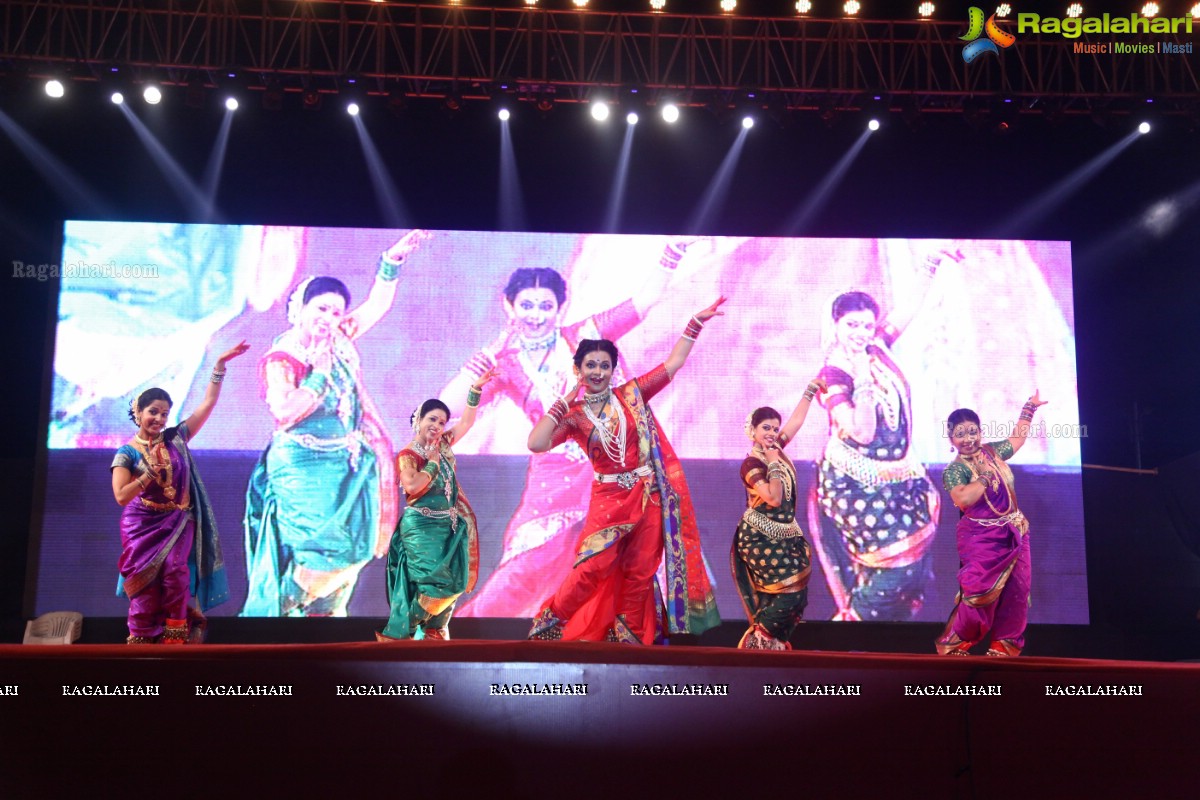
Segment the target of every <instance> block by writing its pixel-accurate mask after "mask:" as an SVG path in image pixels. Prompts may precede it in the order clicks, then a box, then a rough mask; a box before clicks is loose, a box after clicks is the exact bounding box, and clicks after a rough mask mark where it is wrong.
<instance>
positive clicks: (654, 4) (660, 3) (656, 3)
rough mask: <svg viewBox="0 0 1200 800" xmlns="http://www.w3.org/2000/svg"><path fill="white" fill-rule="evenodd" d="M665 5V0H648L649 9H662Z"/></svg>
mask: <svg viewBox="0 0 1200 800" xmlns="http://www.w3.org/2000/svg"><path fill="white" fill-rule="evenodd" d="M666 7H667V0H650V10H651V11H656V12H657V11H662V10H663V9H665V8H666Z"/></svg>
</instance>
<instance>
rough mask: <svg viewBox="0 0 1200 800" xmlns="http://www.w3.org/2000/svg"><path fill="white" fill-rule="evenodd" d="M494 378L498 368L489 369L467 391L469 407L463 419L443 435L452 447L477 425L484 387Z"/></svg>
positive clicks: (463, 414)
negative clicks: (476, 416) (476, 420)
mask: <svg viewBox="0 0 1200 800" xmlns="http://www.w3.org/2000/svg"><path fill="white" fill-rule="evenodd" d="M494 377H496V368H495V367H488V369H487V370H486V371H485V372H484V373H483V374H482V375H480V376H479V377H478V378H476V379H475V381H474V383H472V384H471V388H470V389H468V390H467V406H466V408H465V409H463V412H462V417H461V418H460V419H459V420H458V422H457V423H455V425H454V427H452V428H447V429H446V431H445V432H444V433H443V434H442V435H443V436H444V437H445V439H446V441H447V442H449V443H450V444H452V445H453V444H458V443H459V442H461V441H462V438H463V437H464V436H466V435H467V431H469V430H471V426H472V425H474V424H475V415H476V414H478V413H479V400H480V399H481V398H482V397H483V386H484V384H486V383H487V382H488V381H490V380H491V379H492V378H494Z"/></svg>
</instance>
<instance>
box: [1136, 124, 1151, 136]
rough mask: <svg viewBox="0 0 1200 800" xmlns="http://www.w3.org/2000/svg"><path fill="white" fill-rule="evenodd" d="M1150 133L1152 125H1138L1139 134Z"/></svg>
mask: <svg viewBox="0 0 1200 800" xmlns="http://www.w3.org/2000/svg"><path fill="white" fill-rule="evenodd" d="M1149 132H1150V123H1149V122H1143V123H1142V124H1141V125H1138V133H1149Z"/></svg>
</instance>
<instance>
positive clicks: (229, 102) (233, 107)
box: [225, 97, 238, 111]
mask: <svg viewBox="0 0 1200 800" xmlns="http://www.w3.org/2000/svg"><path fill="white" fill-rule="evenodd" d="M225 109H226V110H227V111H237V109H238V101H237V98H236V97H226V98H225Z"/></svg>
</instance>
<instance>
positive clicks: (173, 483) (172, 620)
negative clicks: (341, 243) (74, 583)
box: [110, 342, 249, 645]
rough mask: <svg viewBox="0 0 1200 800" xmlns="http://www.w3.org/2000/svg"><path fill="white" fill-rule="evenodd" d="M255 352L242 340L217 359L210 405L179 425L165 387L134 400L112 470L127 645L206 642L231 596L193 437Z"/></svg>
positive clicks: (207, 397) (207, 401) (208, 399)
mask: <svg viewBox="0 0 1200 800" xmlns="http://www.w3.org/2000/svg"><path fill="white" fill-rule="evenodd" d="M248 349H249V345H247V344H246V343H245V342H242V343H241V344H239V345H237V346H236V347H234V348H233V349H232V350H230V351H228V352H227V353H224V354H222V355H221V356H220V358H218V359H217V362H216V364H215V365H214V367H213V371H212V377H211V378H210V380H209V383H208V390H207V391H206V392H205V395H204V402H202V403H201V404H200V405H199V406H198V407H197V408H196V409H195V410H194V411H193V412H192V413H191V414H190V415H189V416H188V418H187V419H186V420H184V421H183V422H182V423H180V424H179V425H177V426H175V427H167V419H168V417H169V416H170V414H171V405H172V403H171V396H170V395H169V394H167V393H166V392H165V391H163V390H162V389H160V388H157V387H154V388H151V389H147V390H146V391H144V392H142V393H141V394H139V395H138V396H137V397H136V398H135V399H134V400H133V402H132V403H131V404H130V408H129V418H130V419H131V420H132V421H133V423H134V424H135V425H137V426H138V432H137V434H136V435H135V436H134V437H133V438H132V439H131V440H130V441H129V442H128V443H127V444H124V445H122V446H121V448H120V449H119V450H117V453H116V455H115V456H114V457H113V462H112V466H111V468H110V471H111V474H112V490H113V497H114V498H115V499H116V501H117V504H118V505H120V506H121V557H120V560H119V564H118V571H119V572H120V575H121V577H120V580H119V581H118V584H119V587H118V594H124V595H125V596H127V597H128V598H129V615H128V618H127V626H128V628H129V637H128V638H127V639H126V642H127V643H128V644H168V645H172V644H174V645H178V644H186V643H187V642H189V641H196V642H199V641H203V639H204V633H205V628H206V620H205V617H204V612H205V611H207V610H209V609H210V608H212V607H213V606H216V605H217V604H219V603H223V602H225V600H227V599H228V597H229V588H228V585H227V583H226V579H225V569H224V563H223V561H222V558H221V540H220V536H219V535H218V533H217V527H216V523H215V522H214V514H213V510H212V506H211V505H210V503H209V499H208V492H207V491H205V488H204V482H203V481H201V480H200V474H199V472H197V470H196V463H195V461H193V460H192V454H191V451H190V450H189V449H188V442H189V440H190V439H191V438H192V437H194V436H195V435H196V434H198V433H199V432H200V429H201V428H202V427H204V423H205V422H207V421H208V418H209V416H210V415H211V414H212V412H213V409H214V408H215V407H216V405H217V400H218V398H219V397H220V395H221V383H222V382H223V381H224V380H225V374H226V364H227V363H228V362H229V361H231V360H232V359H235V358H237V357H238V356H240V355H242V354H243V353H245V352H246V351H247V350H248ZM193 603H194V606H193Z"/></svg>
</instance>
